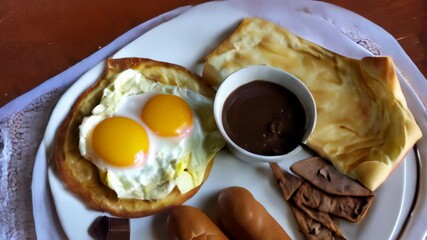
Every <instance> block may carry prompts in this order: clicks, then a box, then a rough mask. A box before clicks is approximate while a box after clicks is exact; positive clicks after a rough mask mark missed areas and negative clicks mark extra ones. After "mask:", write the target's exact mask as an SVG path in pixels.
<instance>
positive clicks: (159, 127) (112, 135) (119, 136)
mask: <svg viewBox="0 0 427 240" xmlns="http://www.w3.org/2000/svg"><path fill="white" fill-rule="evenodd" d="M147 95H148V96H147ZM150 95H151V94H146V95H145V96H143V95H140V97H139V98H140V100H145V99H146V98H147V97H148V101H147V102H146V103H145V104H144V106H143V107H142V110H141V111H138V110H137V111H136V112H140V114H139V116H136V117H137V120H134V119H132V116H131V115H132V113H134V112H135V111H134V110H136V109H133V108H132V107H128V108H124V107H122V108H119V110H118V112H117V115H116V116H112V117H109V118H106V119H104V120H102V121H101V122H100V123H98V124H97V125H96V126H95V128H94V129H93V133H92V139H91V143H92V147H93V151H94V153H95V154H96V155H97V156H99V157H100V158H101V159H103V161H104V162H105V163H107V164H109V165H111V166H115V167H138V166H143V164H144V162H145V161H146V160H147V159H148V156H149V154H150V139H153V140H154V139H156V138H158V137H167V138H172V139H171V140H172V141H174V140H175V141H179V140H181V139H183V138H185V137H187V136H188V135H189V134H190V133H191V130H192V128H193V114H192V111H191V108H190V106H189V105H188V104H187V103H186V102H185V101H184V100H183V99H182V98H180V97H178V96H175V95H171V94H156V95H151V96H150ZM136 98H138V96H136ZM141 98H142V99H141ZM137 102H141V101H137ZM126 116H129V117H126ZM133 118H135V116H133ZM138 119H139V120H140V121H142V122H143V123H141V122H140V121H138ZM144 125H145V126H146V127H144ZM147 128H148V131H151V132H152V134H148V133H147V130H146V129H147ZM149 136H152V137H149ZM157 147H159V146H157Z"/></svg>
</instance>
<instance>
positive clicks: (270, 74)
mask: <svg viewBox="0 0 427 240" xmlns="http://www.w3.org/2000/svg"><path fill="white" fill-rule="evenodd" d="M255 80H263V81H267V82H271V83H275V84H278V85H280V86H283V87H284V88H286V89H288V90H289V91H291V92H292V93H294V94H295V95H296V96H297V98H298V99H299V101H300V102H301V104H302V106H303V108H304V110H305V115H306V118H307V119H306V120H307V121H306V127H305V131H304V135H303V138H302V140H301V144H304V143H306V142H307V140H308V138H309V137H310V135H311V133H312V132H313V130H314V127H315V125H316V117H317V113H316V103H315V101H314V98H313V96H312V94H311V92H310V91H309V90H308V88H307V87H306V86H305V84H304V83H303V82H302V81H301V80H299V79H298V78H296V77H295V76H293V75H292V74H290V73H288V72H285V71H283V70H281V69H278V68H275V67H270V66H264V65H254V66H248V67H245V68H243V69H241V70H238V71H236V72H234V73H232V74H231V75H230V76H228V77H227V78H226V79H225V80H224V82H222V84H221V85H220V87H219V88H218V91H217V93H216V96H215V101H214V116H215V121H216V124H217V126H218V128H219V130H220V132H221V134H222V135H223V137H224V139H225V141H226V143H227V147H228V149H229V150H230V152H231V153H232V154H233V155H234V156H236V157H237V158H239V159H241V160H244V161H246V162H250V163H255V162H260V161H261V162H281V161H284V160H286V159H289V158H292V157H295V155H296V154H297V153H298V152H300V151H301V149H302V146H301V144H300V145H298V146H297V147H296V148H295V149H293V150H292V151H290V152H288V153H286V154H283V155H274V156H266V155H260V154H255V153H251V152H249V151H247V150H245V149H243V148H241V147H240V146H238V145H237V144H236V143H234V142H233V141H232V140H231V139H230V137H229V136H228V135H227V132H226V131H225V129H224V126H223V122H222V113H223V106H224V102H225V101H226V99H227V97H228V96H229V95H230V94H231V93H232V92H233V91H234V90H236V89H237V88H238V87H240V86H242V85H244V84H247V83H250V82H252V81H255Z"/></svg>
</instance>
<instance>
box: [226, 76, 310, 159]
mask: <svg viewBox="0 0 427 240" xmlns="http://www.w3.org/2000/svg"><path fill="white" fill-rule="evenodd" d="M222 121H223V125H224V129H225V131H226V132H227V134H228V135H229V137H230V138H231V140H233V141H234V142H235V143H236V144H237V145H239V146H240V147H242V148H243V149H246V150H247V151H249V152H252V153H255V154H261V155H268V156H273V155H281V154H285V153H288V152H290V151H292V150H293V149H294V148H295V147H297V146H298V145H299V144H300V142H301V139H302V137H303V134H304V130H305V126H306V115H305V111H304V108H303V106H302V104H301V102H300V101H299V100H298V98H297V97H296V96H295V94H293V93H292V92H290V91H289V90H288V89H286V88H284V87H282V86H280V85H277V84H274V83H270V82H266V81H262V80H256V81H252V82H250V83H247V84H245V85H242V86H240V87H239V88H237V89H236V90H234V91H233V92H232V93H231V94H230V96H228V98H227V99H226V101H225V103H224V108H223V112H222Z"/></svg>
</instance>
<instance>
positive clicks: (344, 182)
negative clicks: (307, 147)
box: [291, 157, 374, 196]
mask: <svg viewBox="0 0 427 240" xmlns="http://www.w3.org/2000/svg"><path fill="white" fill-rule="evenodd" d="M291 170H292V171H293V172H294V173H295V174H297V175H299V176H300V177H302V178H304V179H305V180H307V181H308V182H310V183H312V184H313V185H315V186H316V187H318V188H320V189H321V190H323V191H324V192H327V193H330V194H334V195H340V196H373V195H374V193H373V192H372V191H370V190H369V189H367V188H365V187H363V186H362V185H361V184H359V183H357V182H356V181H355V180H353V179H351V178H350V177H348V176H346V175H344V174H342V173H340V172H338V170H336V169H335V167H334V166H332V165H331V164H329V163H328V162H327V161H326V160H325V159H323V158H320V157H312V158H308V159H305V160H302V161H299V162H296V163H294V164H292V166H291ZM337 183H339V184H337Z"/></svg>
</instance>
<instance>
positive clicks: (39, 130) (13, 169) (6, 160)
mask: <svg viewBox="0 0 427 240" xmlns="http://www.w3.org/2000/svg"><path fill="white" fill-rule="evenodd" d="M229 2H232V3H233V4H235V5H236V6H238V7H239V8H242V9H244V10H245V11H247V12H249V13H250V14H252V15H254V16H261V17H263V16H264V17H267V18H269V19H274V20H275V21H276V22H277V23H279V24H281V25H282V26H284V27H290V28H295V26H298V24H299V23H298V21H300V22H303V21H302V20H301V18H316V19H317V20H318V21H322V23H323V24H329V25H331V26H333V27H335V28H337V29H339V31H341V32H342V38H343V39H345V40H347V41H348V40H351V41H353V42H355V43H357V44H359V45H360V46H361V47H363V48H365V49H367V50H368V51H369V52H371V53H373V54H375V55H390V56H392V57H393V59H394V60H395V62H396V65H397V67H398V69H399V71H400V72H401V73H402V74H403V75H404V76H405V77H406V79H407V81H408V82H409V83H410V84H411V86H412V87H413V88H414V89H415V90H416V92H417V94H418V96H419V98H420V99H421V100H422V102H423V104H424V106H427V81H426V79H425V77H424V76H423V75H422V74H421V72H420V71H419V70H418V69H417V67H416V66H415V64H414V63H413V62H412V61H411V60H410V58H409V57H408V56H407V54H406V53H405V52H404V51H403V49H402V48H401V47H400V45H399V44H398V43H397V41H396V40H395V39H394V38H393V37H392V36H391V35H389V34H388V33H387V32H385V31H384V30H383V29H381V28H380V27H378V26H377V25H375V24H373V23H372V22H370V21H368V20H366V19H364V18H363V17H361V16H359V15H357V14H354V13H352V12H350V11H347V10H345V9H342V8H339V7H336V6H333V5H330V4H327V3H323V2H317V1H296V0H268V1H262V0H250V1H248V0H233V1H229ZM189 8H191V7H190V6H187V7H182V8H178V9H176V10H173V11H171V12H168V13H165V14H163V15H161V16H159V17H156V18H154V19H152V20H150V21H148V22H145V23H142V24H141V25H139V26H137V27H136V28H134V29H132V30H130V31H129V32H127V33H125V34H124V35H122V36H120V37H119V38H118V39H116V40H115V41H113V42H112V43H111V44H109V45H107V46H106V47H104V48H102V49H100V50H99V51H98V52H96V53H94V54H93V55H91V56H90V57H88V58H86V59H85V60H83V61H82V62H80V63H78V64H76V65H75V66H73V67H71V68H70V69H68V70H66V71H64V72H63V73H61V74H59V75H57V76H55V77H54V78H52V79H49V80H47V81H46V82H45V83H43V84H41V85H40V86H38V87H37V88H35V89H33V90H32V91H30V92H28V93H26V94H24V95H22V96H21V97H19V98H17V99H15V100H14V101H12V102H11V103H9V104H7V105H6V106H4V107H2V108H1V109H0V150H1V154H0V168H1V170H0V200H1V201H0V202H1V204H0V212H1V213H2V214H1V216H0V239H14V238H15V239H24V238H25V239H32V238H35V236H36V235H35V233H36V232H37V237H38V238H39V239H59V238H63V237H64V235H63V233H62V230H61V228H60V226H59V224H58V220H57V217H56V213H55V209H54V207H53V205H52V201H51V194H50V189H49V186H48V184H47V181H46V163H45V162H42V161H37V162H36V163H35V166H34V173H33V174H34V176H32V167H33V165H34V159H35V157H36V153H37V148H38V146H39V144H40V141H41V139H42V137H43V134H44V129H45V128H46V124H47V121H48V119H49V117H50V113H51V111H52V109H53V107H54V106H55V104H56V102H57V101H58V99H59V97H60V96H61V94H62V93H63V92H64V91H65V90H66V89H67V87H69V86H70V84H72V83H73V82H74V81H75V80H77V78H78V77H79V76H81V75H82V74H83V73H84V72H86V71H87V70H88V69H90V68H92V67H93V66H94V65H95V64H97V63H98V62H100V61H101V60H102V59H104V58H106V57H108V56H111V55H112V54H113V53H115V52H116V51H117V50H118V49H120V48H122V47H123V46H125V45H126V44H127V43H129V42H130V41H132V40H133V39H135V38H137V37H138V36H140V35H141V34H144V33H145V32H146V31H148V30H149V29H151V28H153V27H155V26H157V25H159V24H161V23H162V22H164V21H167V20H170V19H172V18H174V17H175V16H177V15H179V14H182V13H185V11H186V10H188V9H189ZM286 8H290V9H294V10H295V15H292V14H291V15H283V12H282V11H281V10H282V9H286ZM298 34H299V35H300V36H302V37H305V38H307V39H310V40H312V41H314V42H316V43H318V44H321V45H327V46H331V47H330V49H331V50H333V51H335V52H338V53H341V54H344V55H349V54H350V55H352V54H355V53H352V52H348V51H349V50H348V49H340V48H339V45H336V46H335V45H334V44H331V43H325V42H322V41H324V40H323V39H324V38H322V37H321V36H313V35H311V33H310V28H309V27H306V28H304V27H303V26H302V27H301V28H299V32H298ZM350 51H351V50H350ZM359 52H360V51H359ZM353 57H363V56H361V55H360V56H357V55H356V56H353ZM424 113H425V109H424ZM37 154H45V153H44V152H43V151H39V152H38V153H37ZM38 159H39V158H38ZM32 180H33V185H32V186H31V181H32ZM31 188H32V189H31ZM31 190H32V195H31ZM31 199H32V201H31ZM33 208H34V209H33ZM33 211H34V218H33ZM426 218H427V216H426ZM34 220H35V222H36V224H34ZM425 220H426V221H427V219H425ZM418 230H419V231H420V232H421V233H422V232H425V231H426V229H422V228H419V229H418ZM417 236H420V235H417Z"/></svg>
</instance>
